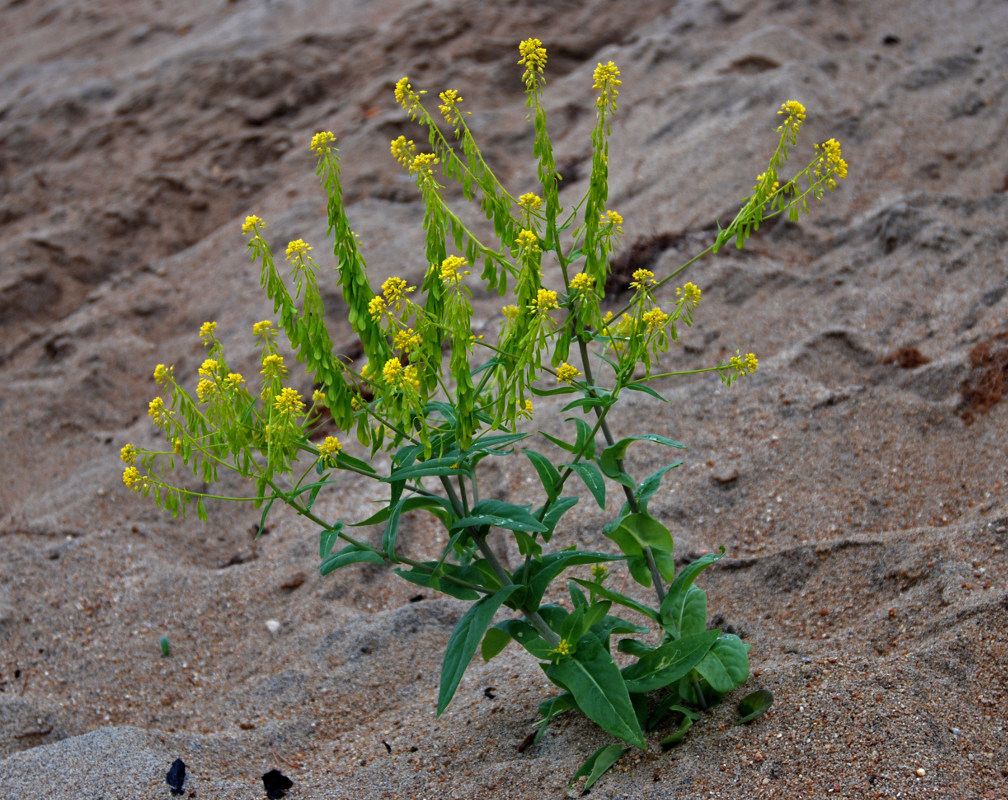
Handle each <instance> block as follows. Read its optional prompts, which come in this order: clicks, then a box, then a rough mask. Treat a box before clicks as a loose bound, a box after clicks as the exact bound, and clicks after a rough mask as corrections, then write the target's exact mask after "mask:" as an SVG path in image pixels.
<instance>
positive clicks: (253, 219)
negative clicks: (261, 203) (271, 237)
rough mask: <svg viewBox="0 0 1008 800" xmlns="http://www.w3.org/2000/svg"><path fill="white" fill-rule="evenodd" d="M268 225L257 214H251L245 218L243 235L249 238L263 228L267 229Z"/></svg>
mask: <svg viewBox="0 0 1008 800" xmlns="http://www.w3.org/2000/svg"><path fill="white" fill-rule="evenodd" d="M265 227H266V223H264V222H263V221H262V220H261V219H259V217H257V216H256V215H255V214H249V215H248V216H247V217H245V222H244V223H242V233H244V234H245V235H246V236H248V235H249V234H250V233H255V232H257V231H258V230H259V229H261V228H265Z"/></svg>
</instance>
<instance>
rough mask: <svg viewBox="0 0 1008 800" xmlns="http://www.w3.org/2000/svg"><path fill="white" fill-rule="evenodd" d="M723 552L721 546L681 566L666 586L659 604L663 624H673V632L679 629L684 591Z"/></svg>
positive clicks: (682, 611)
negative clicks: (718, 550) (673, 578)
mask: <svg viewBox="0 0 1008 800" xmlns="http://www.w3.org/2000/svg"><path fill="white" fill-rule="evenodd" d="M724 554H725V548H724V547H722V548H721V550H720V552H718V553H708V554H707V555H705V556H701V557H700V558H698V559H697V560H696V561H693V562H691V563H690V564H687V565H686V566H685V567H683V568H682V570H681V571H680V572H679V574H678V575H676V578H675V580H674V581H672V585H671V586H669V588H668V594H666V595H665V599H664V600H663V601H662V604H661V615H662V620H663V621H664V623H665V624H671V625H672V626H673V634H675V633H677V632H680V631H681V628H680V625H681V619H682V615H683V613H684V609H685V603H686V592H687V591H688V590H689V588H690V586H692V585H693V581H695V580H696V578H697V576H698V575H699V574H700V573H701V572H703V571H704V570H705V569H707V567H709V566H710V565H711V564H713V563H714V562H715V561H717V560H719V559H720V558H722V557H723V556H724Z"/></svg>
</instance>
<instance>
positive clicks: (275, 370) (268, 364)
mask: <svg viewBox="0 0 1008 800" xmlns="http://www.w3.org/2000/svg"><path fill="white" fill-rule="evenodd" d="M259 374H260V375H264V376H265V377H267V378H279V377H282V376H284V375H286V374H287V367H285V366H284V360H283V356H282V355H280V354H279V353H270V354H269V355H268V356H265V357H264V358H263V360H262V370H260V372H259Z"/></svg>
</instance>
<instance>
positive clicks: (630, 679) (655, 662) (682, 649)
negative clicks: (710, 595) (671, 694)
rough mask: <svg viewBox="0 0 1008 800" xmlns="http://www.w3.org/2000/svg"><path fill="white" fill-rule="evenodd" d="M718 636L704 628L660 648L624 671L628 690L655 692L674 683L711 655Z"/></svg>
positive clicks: (642, 657)
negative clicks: (699, 631) (702, 630)
mask: <svg viewBox="0 0 1008 800" xmlns="http://www.w3.org/2000/svg"><path fill="white" fill-rule="evenodd" d="M717 638H718V631H704V632H702V633H695V634H693V635H692V636H684V637H683V638H682V639H675V640H672V641H669V642H665V644H663V645H661V646H660V647H656V648H655V649H654V650H652V651H650V652H649V653H646V654H644V655H642V656H641V657H640V658H639V659H638V660H637V662H636V663H635V664H631V665H630V666H629V667H627V668H626V669H624V670H623V677H624V679H625V680H626V686H627V689H628V690H629V691H631V692H651V691H654V690H655V689H660V688H662V687H664V686H668V685H670V684H672V683H674V682H675V681H677V680H679V679H680V678H681V677H683V676H684V675H687V674H688V673H689V672H690V670H692V669H693V668H694V667H696V666H697V664H699V663H700V662H701V661H702V660H703V659H704V658H706V657H707V655H709V654H710V652H711V650H712V649H713V646H714V645H715V643H716V642H717Z"/></svg>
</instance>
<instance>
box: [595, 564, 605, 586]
mask: <svg viewBox="0 0 1008 800" xmlns="http://www.w3.org/2000/svg"><path fill="white" fill-rule="evenodd" d="M591 574H592V577H593V578H594V579H595V580H597V581H598V582H599V583H602V581H604V580H605V579H606V578H607V577H609V567H607V566H606V565H605V564H592V567H591Z"/></svg>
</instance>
